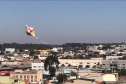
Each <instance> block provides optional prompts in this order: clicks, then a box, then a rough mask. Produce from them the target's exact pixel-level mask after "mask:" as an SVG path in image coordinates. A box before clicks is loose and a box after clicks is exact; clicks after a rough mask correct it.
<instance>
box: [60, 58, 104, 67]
mask: <svg viewBox="0 0 126 84" xmlns="http://www.w3.org/2000/svg"><path fill="white" fill-rule="evenodd" d="M59 62H60V64H59V66H62V65H64V66H68V65H69V64H70V65H71V66H79V67H83V68H93V67H96V66H97V64H98V63H99V64H102V60H100V59H99V60H84V59H83V60H82V59H59Z"/></svg>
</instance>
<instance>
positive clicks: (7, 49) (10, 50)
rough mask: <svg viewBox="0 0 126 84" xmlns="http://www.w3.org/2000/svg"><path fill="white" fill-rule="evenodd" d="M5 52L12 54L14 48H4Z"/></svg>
mask: <svg viewBox="0 0 126 84" xmlns="http://www.w3.org/2000/svg"><path fill="white" fill-rule="evenodd" d="M5 52H10V53H13V52H15V48H5Z"/></svg>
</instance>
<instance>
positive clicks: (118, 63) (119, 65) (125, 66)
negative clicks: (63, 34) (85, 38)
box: [102, 60, 126, 69]
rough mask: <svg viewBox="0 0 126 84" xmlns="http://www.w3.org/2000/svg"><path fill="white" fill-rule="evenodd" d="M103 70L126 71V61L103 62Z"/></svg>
mask: <svg viewBox="0 0 126 84" xmlns="http://www.w3.org/2000/svg"><path fill="white" fill-rule="evenodd" d="M102 67H103V68H110V67H111V68H117V69H126V60H103V61H102Z"/></svg>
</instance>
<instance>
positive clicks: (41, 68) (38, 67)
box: [32, 62, 44, 71]
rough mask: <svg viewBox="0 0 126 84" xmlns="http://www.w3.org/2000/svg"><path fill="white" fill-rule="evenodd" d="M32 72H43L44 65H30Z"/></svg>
mask: <svg viewBox="0 0 126 84" xmlns="http://www.w3.org/2000/svg"><path fill="white" fill-rule="evenodd" d="M32 70H37V71H43V70H44V63H43V62H41V63H32Z"/></svg>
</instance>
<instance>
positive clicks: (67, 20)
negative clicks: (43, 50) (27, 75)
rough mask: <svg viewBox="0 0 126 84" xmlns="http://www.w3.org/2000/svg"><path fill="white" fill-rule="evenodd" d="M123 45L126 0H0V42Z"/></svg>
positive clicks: (124, 39)
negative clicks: (28, 32)
mask: <svg viewBox="0 0 126 84" xmlns="http://www.w3.org/2000/svg"><path fill="white" fill-rule="evenodd" d="M25 25H28V26H30V27H34V29H35V32H36V36H37V37H38V38H39V39H40V40H43V41H46V42H48V43H50V44H65V43H120V42H126V1H123V0H122V1H119V0H114V1H112V0H111V1H105V0H103V1H99V0H95V1H92V0H90V1H86V0H80V1H72V0H70V1H65V0H61V1H58V0H53V1H51V0H48V1H43V0H37V1H34V0H29V1H25V0H24V1H21V0H19V1H15V0H10V1H9V0H7V1H0V30H1V31H0V43H12V42H16V43H23V44H24V43H33V44H34V43H38V44H43V42H42V41H40V40H36V39H35V38H34V37H32V36H28V35H26V29H25Z"/></svg>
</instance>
